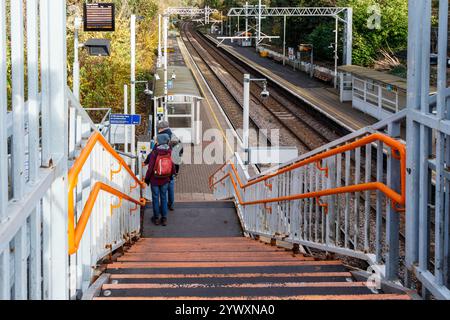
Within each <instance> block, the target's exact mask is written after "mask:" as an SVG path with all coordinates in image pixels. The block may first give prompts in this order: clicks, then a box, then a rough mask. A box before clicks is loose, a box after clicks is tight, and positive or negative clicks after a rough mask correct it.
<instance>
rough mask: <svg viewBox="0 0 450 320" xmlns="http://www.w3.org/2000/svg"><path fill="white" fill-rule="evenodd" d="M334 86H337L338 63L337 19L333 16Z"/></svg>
mask: <svg viewBox="0 0 450 320" xmlns="http://www.w3.org/2000/svg"><path fill="white" fill-rule="evenodd" d="M334 30H335V31H334V81H333V82H334V88H337V65H338V30H339V20H338V17H337V16H336V17H335V29H334Z"/></svg>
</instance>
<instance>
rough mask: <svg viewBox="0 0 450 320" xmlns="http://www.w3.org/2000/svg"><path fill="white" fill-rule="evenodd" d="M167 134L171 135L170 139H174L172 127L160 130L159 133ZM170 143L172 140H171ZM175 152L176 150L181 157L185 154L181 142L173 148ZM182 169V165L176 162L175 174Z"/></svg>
mask: <svg viewBox="0 0 450 320" xmlns="http://www.w3.org/2000/svg"><path fill="white" fill-rule="evenodd" d="M163 133H165V134H167V135H168V136H169V138H170V139H172V134H173V133H172V130H171V129H170V128H167V129H164V130H163V131H161V132H159V134H163ZM169 144H170V142H169ZM170 147H171V148H173V146H170ZM173 151H174V152H176V153H177V154H176V156H178V157H179V158H181V157H182V156H183V151H184V150H183V147H182V146H181V142H180V145H179V146H177V148H175V149H173ZM179 171H180V165H179V164H175V174H178V172H179Z"/></svg>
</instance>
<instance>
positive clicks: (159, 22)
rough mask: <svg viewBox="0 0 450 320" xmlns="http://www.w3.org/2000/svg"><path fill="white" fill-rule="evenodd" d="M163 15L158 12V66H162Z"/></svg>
mask: <svg viewBox="0 0 450 320" xmlns="http://www.w3.org/2000/svg"><path fill="white" fill-rule="evenodd" d="M161 58H162V54H161V15H160V14H158V61H157V67H158V68H160V67H161Z"/></svg>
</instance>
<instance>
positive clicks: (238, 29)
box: [237, 16, 240, 32]
mask: <svg viewBox="0 0 450 320" xmlns="http://www.w3.org/2000/svg"><path fill="white" fill-rule="evenodd" d="M237 31H238V32H239V31H240V28H239V16H238V17H237Z"/></svg>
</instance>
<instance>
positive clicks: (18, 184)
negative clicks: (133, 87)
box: [0, 0, 142, 299]
mask: <svg viewBox="0 0 450 320" xmlns="http://www.w3.org/2000/svg"><path fill="white" fill-rule="evenodd" d="M24 12H26V23H25V25H26V28H24V21H25V17H24V14H23V13H24ZM7 21H8V22H9V23H10V25H8V27H7V25H6V23H7ZM25 30H26V31H25ZM25 33H26V37H25ZM24 44H25V47H26V52H27V55H26V57H27V59H25V54H24V51H25V50H24ZM8 50H11V57H12V58H8V56H7V54H6V53H7V51H8ZM66 52H67V51H66V1H64V0H60V1H50V0H27V1H12V0H0V299H69V298H75V297H77V296H79V294H80V293H82V291H83V290H85V289H86V288H87V286H88V285H89V283H90V281H91V280H92V275H93V271H94V270H93V268H94V267H95V266H96V263H97V262H98V260H99V259H101V258H102V257H104V256H105V255H107V254H108V253H111V252H112V250H114V249H115V248H117V247H118V246H120V245H122V244H123V243H124V242H125V241H128V240H129V239H130V238H131V237H133V236H134V235H136V234H137V233H138V232H139V228H140V220H139V211H138V210H137V209H138V206H137V204H136V202H137V203H139V204H142V202H139V200H140V188H141V185H140V184H139V181H138V180H139V179H138V178H137V177H136V176H134V174H133V173H132V171H131V170H130V169H129V168H128V167H126V164H125V162H124V161H123V160H121V158H120V157H119V156H118V155H117V154H115V153H114V150H113V149H112V148H111V147H110V146H109V144H108V143H107V142H106V140H105V139H104V138H103V136H101V135H100V134H99V133H98V131H97V127H96V125H95V124H94V123H93V122H92V120H91V119H90V118H89V116H88V115H87V113H86V111H85V110H84V109H83V107H82V106H81V105H80V104H79V102H78V101H77V99H76V98H75V97H74V95H73V94H72V92H71V91H70V90H69V89H68V88H67V86H66V83H67V66H66V61H67V57H66ZM38 53H39V54H38ZM9 64H10V65H11V76H10V75H9V73H8V71H7V70H8V69H7V66H8V65H9ZM25 70H26V72H27V73H26V78H25ZM38 80H40V81H38ZM9 82H10V83H11V93H8V91H7V88H8V83H9ZM25 88H27V90H28V92H27V94H25V92H24V90H25ZM9 94H10V95H9ZM25 96H26V97H27V101H25ZM8 98H9V99H8ZM9 101H11V104H9ZM9 110H10V111H9ZM93 136H97V137H98V139H97V140H96V142H99V143H95V144H89V142H90V141H91V140H88V139H91V138H92V137H93ZM8 141H10V142H8ZM85 146H92V150H90V152H89V153H88V154H87V155H86V151H85V150H86V148H85ZM83 154H84V155H86V157H84V156H83ZM81 158H85V160H84V162H83V165H80V161H81V160H80V159H81ZM75 159H76V160H75ZM75 165H78V167H77V168H79V174H78V173H77V174H76V175H74V174H73V172H74V169H73V167H74V166H75ZM69 168H72V169H71V170H70V172H71V173H69ZM120 168H121V169H122V170H120ZM77 170H78V169H77ZM74 177H75V179H76V180H73V178H74ZM73 182H74V185H73V187H74V188H73V189H72V184H71V183H73ZM69 188H70V189H69ZM69 190H72V192H71V193H69ZM91 191H94V192H91ZM95 192H98V196H97V198H95V197H94V196H95V195H96V193H95ZM111 194H114V196H112V195H111ZM90 195H91V197H89V196H90ZM69 198H70V199H72V200H73V201H68V199H69ZM136 199H137V201H136ZM131 200H133V201H134V202H133V204H130V201H131ZM90 204H91V205H92V213H91V218H90V219H87V220H83V218H84V217H86V214H83V213H85V212H88V210H87V209H89V208H90ZM120 204H121V206H120ZM135 204H136V205H135ZM69 209H70V210H69ZM83 210H84V211H83ZM69 213H72V214H73V219H68V217H69ZM81 223H83V225H81ZM69 226H70V227H69ZM81 227H83V228H81ZM81 229H83V230H81ZM74 231H76V233H75V235H77V236H78V238H77V239H75V241H73V240H74V239H73V238H70V237H69V239H68V234H69V235H70V234H73V232H74ZM81 231H84V232H81ZM78 242H79V249H78V250H75V251H76V254H71V255H70V254H69V253H73V252H75V251H73V250H72V251H69V249H73V248H74V244H76V246H77V247H78Z"/></svg>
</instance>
